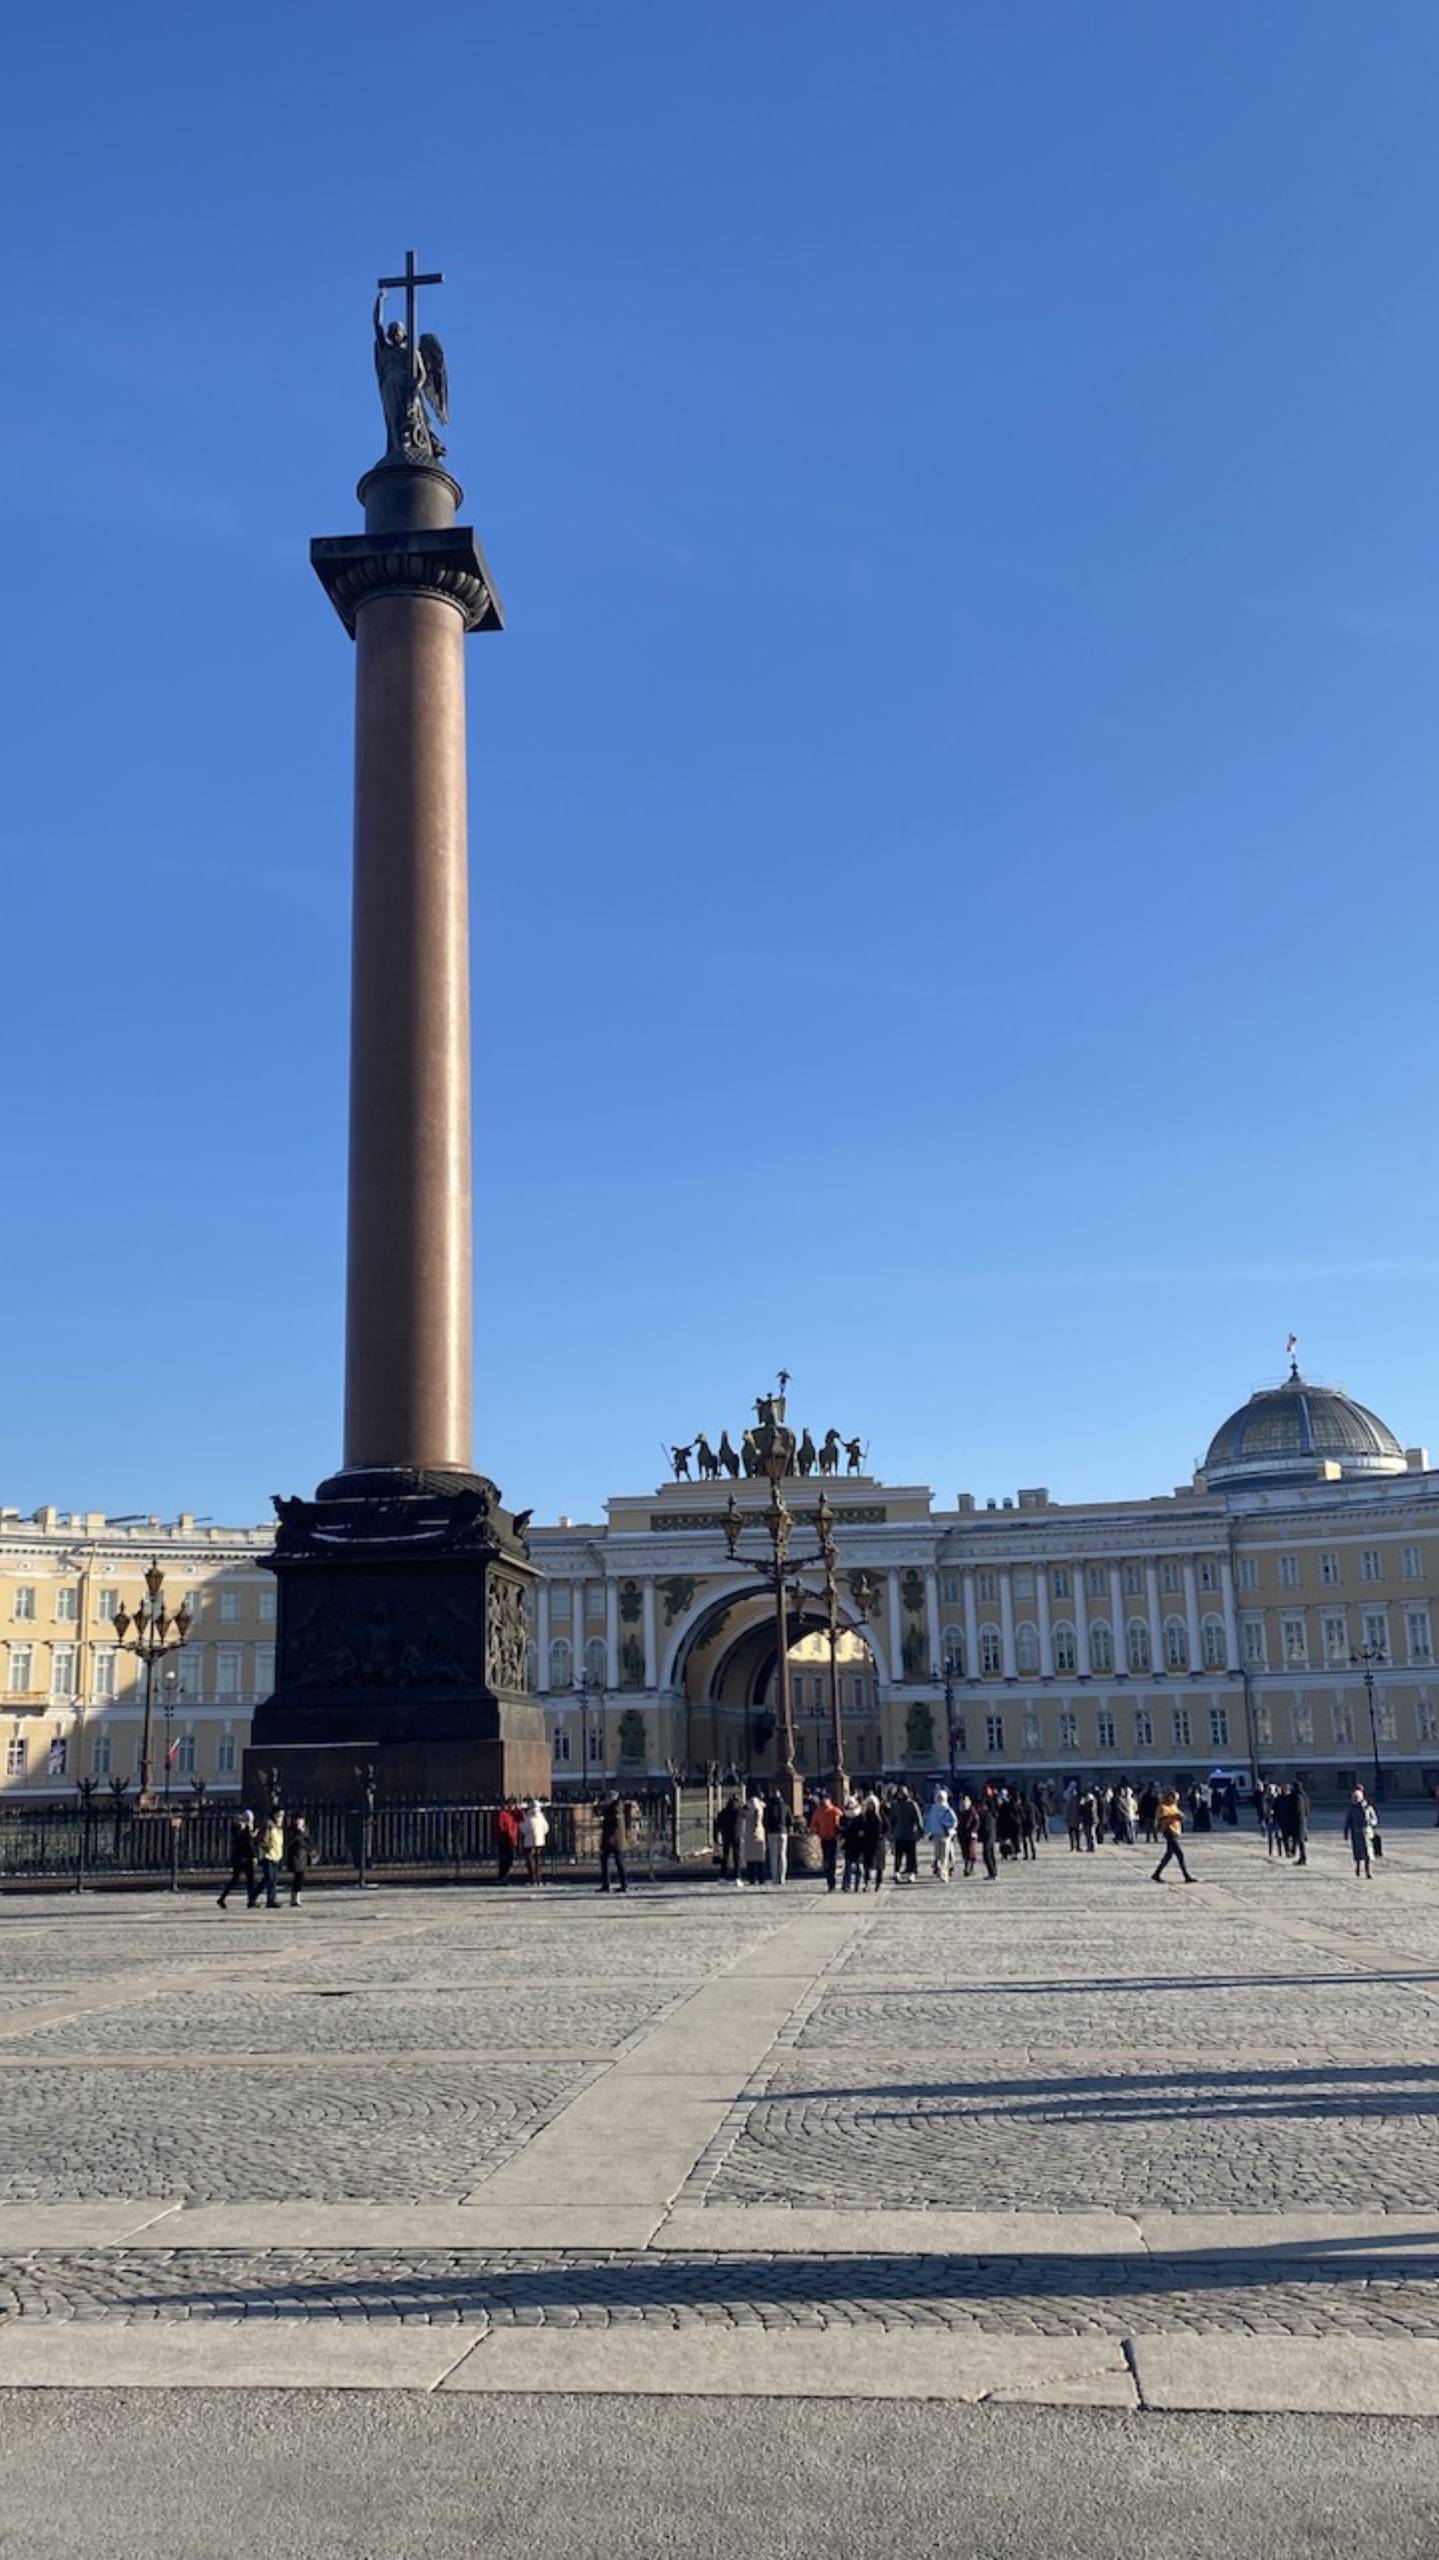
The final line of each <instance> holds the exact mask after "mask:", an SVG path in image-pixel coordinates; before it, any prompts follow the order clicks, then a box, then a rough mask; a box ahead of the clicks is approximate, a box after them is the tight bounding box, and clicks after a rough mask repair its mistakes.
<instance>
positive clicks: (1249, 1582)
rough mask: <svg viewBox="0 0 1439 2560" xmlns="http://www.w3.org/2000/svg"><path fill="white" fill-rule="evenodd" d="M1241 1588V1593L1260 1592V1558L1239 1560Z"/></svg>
mask: <svg viewBox="0 0 1439 2560" xmlns="http://www.w3.org/2000/svg"><path fill="white" fill-rule="evenodd" d="M1239 1588H1240V1590H1241V1591H1257V1590H1258V1588H1259V1558H1258V1556H1241V1557H1240V1559H1239Z"/></svg>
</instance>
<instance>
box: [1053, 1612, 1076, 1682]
mask: <svg viewBox="0 0 1439 2560" xmlns="http://www.w3.org/2000/svg"><path fill="white" fill-rule="evenodd" d="M1053 1642H1054V1667H1055V1670H1056V1671H1057V1672H1059V1673H1060V1674H1061V1676H1063V1677H1067V1676H1068V1675H1069V1673H1070V1672H1072V1671H1073V1670H1075V1669H1076V1667H1077V1665H1078V1661H1079V1656H1078V1653H1077V1652H1076V1650H1075V1643H1074V1629H1073V1627H1072V1626H1071V1625H1070V1623H1069V1620H1068V1619H1067V1618H1061V1619H1060V1621H1059V1624H1058V1625H1057V1626H1056V1628H1055V1630H1054V1638H1053Z"/></svg>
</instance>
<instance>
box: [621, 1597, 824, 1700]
mask: <svg viewBox="0 0 1439 2560" xmlns="http://www.w3.org/2000/svg"><path fill="white" fill-rule="evenodd" d="M600 1596H601V1598H603V1597H604V1594H603V1592H602V1593H601V1595H600ZM585 1677H586V1679H587V1680H588V1681H589V1684H590V1687H591V1688H592V1689H602V1688H603V1687H604V1685H605V1644H604V1638H603V1636H591V1638H590V1640H589V1643H588V1644H587V1645H586V1647H585ZM822 1686H823V1683H821V1687H822Z"/></svg>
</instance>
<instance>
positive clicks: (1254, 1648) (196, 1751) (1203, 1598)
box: [0, 1369, 1439, 1796]
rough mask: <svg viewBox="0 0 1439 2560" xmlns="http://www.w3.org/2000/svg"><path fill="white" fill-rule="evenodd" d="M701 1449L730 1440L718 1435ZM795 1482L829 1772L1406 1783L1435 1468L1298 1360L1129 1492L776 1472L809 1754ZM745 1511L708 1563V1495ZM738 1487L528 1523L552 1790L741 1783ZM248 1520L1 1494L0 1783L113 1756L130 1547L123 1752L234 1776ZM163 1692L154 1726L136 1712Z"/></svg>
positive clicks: (811, 1738)
mask: <svg viewBox="0 0 1439 2560" xmlns="http://www.w3.org/2000/svg"><path fill="white" fill-rule="evenodd" d="M721 1446H722V1447H724V1448H726V1449H727V1451H728V1453H729V1455H730V1456H736V1455H737V1453H736V1452H735V1451H734V1450H733V1446H732V1444H729V1443H728V1441H727V1439H726V1440H725V1441H722V1443H721ZM821 1488H823V1490H824V1492H825V1494H826V1498H827V1500H828V1502H829V1503H830V1505H831V1506H832V1510H833V1514H834V1523H835V1543H836V1549H837V1555H838V1571H837V1589H838V1598H839V1625H840V1635H839V1645H838V1659H837V1663H836V1671H837V1674H838V1686H839V1704H840V1711H841V1717H842V1722H843V1729H844V1743H845V1761H846V1765H847V1767H848V1768H849V1769H850V1771H851V1772H859V1773H864V1774H876V1773H879V1772H890V1773H899V1772H906V1773H908V1774H910V1775H916V1776H921V1777H926V1776H933V1775H937V1774H938V1773H940V1772H941V1771H943V1770H945V1769H947V1768H948V1766H949V1765H950V1764H951V1762H952V1763H953V1765H954V1767H955V1768H956V1769H957V1771H958V1772H959V1773H960V1774H961V1776H969V1777H982V1776H984V1775H986V1774H990V1775H999V1774H1009V1775H1015V1776H1020V1775H1023V1776H1031V1775H1032V1776H1035V1777H1038V1776H1049V1777H1052V1778H1055V1779H1058V1780H1061V1781H1062V1780H1063V1779H1064V1778H1065V1777H1066V1776H1068V1775H1070V1774H1071V1773H1080V1772H1096V1771H1103V1770H1107V1771H1110V1772H1112V1773H1117V1772H1119V1771H1124V1772H1126V1773H1128V1774H1130V1775H1132V1776H1134V1777H1135V1778H1136V1779H1140V1778H1142V1777H1143V1775H1144V1774H1146V1773H1148V1772H1153V1773H1155V1774H1160V1775H1164V1776H1171V1775H1179V1776H1183V1775H1187V1774H1193V1773H1199V1772H1203V1771H1207V1770H1209V1769H1210V1768H1212V1767H1215V1766H1224V1767H1231V1768H1235V1769H1237V1770H1239V1771H1241V1772H1243V1771H1248V1770H1250V1769H1252V1768H1254V1767H1258V1768H1260V1769H1263V1770H1266V1771H1270V1772H1273V1773H1275V1774H1278V1775H1284V1774H1292V1773H1298V1774H1302V1775H1303V1776H1304V1777H1305V1779H1306V1781H1307V1783H1308V1784H1309V1785H1310V1787H1311V1788H1312V1789H1313V1790H1314V1791H1315V1792H1316V1793H1317V1794H1319V1795H1321V1796H1322V1795H1325V1794H1334V1793H1338V1792H1339V1791H1340V1790H1341V1789H1347V1787H1348V1786H1349V1784H1350V1783H1352V1779H1353V1776H1354V1775H1355V1774H1358V1775H1361V1776H1368V1775H1369V1774H1370V1773H1371V1771H1372V1766H1373V1761H1374V1757H1375V1754H1376V1752H1377V1754H1378V1757H1379V1760H1380V1764H1381V1768H1382V1771H1383V1777H1384V1782H1385V1786H1386V1789H1387V1790H1388V1791H1389V1792H1390V1793H1409V1794H1414V1795H1418V1794H1420V1793H1421V1792H1425V1793H1427V1792H1430V1791H1432V1789H1433V1788H1434V1786H1435V1785H1439V1686H1436V1678H1435V1664H1434V1594H1435V1584H1436V1578H1439V1472H1431V1470H1430V1468H1429V1465H1428V1459H1427V1455H1426V1453H1425V1451H1424V1450H1422V1449H1418V1448H1412V1447H1411V1448H1405V1447H1404V1446H1403V1445H1402V1444H1401V1442H1400V1441H1399V1440H1398V1439H1397V1438H1396V1436H1395V1435H1394V1434H1393V1433H1392V1432H1391V1431H1390V1430H1389V1429H1388V1427H1387V1426H1386V1425H1385V1424H1384V1423H1382V1422H1381V1421H1379V1420H1378V1418H1377V1417H1376V1416H1375V1415H1373V1414H1372V1413H1370V1412H1368V1410H1367V1409H1366V1408H1365V1407H1364V1406H1362V1405H1360V1404H1358V1403H1356V1402H1355V1401H1354V1399H1353V1398H1351V1397H1349V1396H1347V1395H1345V1394H1343V1393H1342V1392H1341V1391H1340V1390H1338V1389H1336V1388H1326V1387H1320V1386H1316V1385H1315V1384H1313V1383H1312V1382H1310V1381H1308V1380H1306V1379H1304V1378H1302V1377H1301V1376H1300V1375H1299V1373H1298V1371H1297V1369H1296V1370H1294V1371H1292V1372H1291V1374H1290V1376H1289V1377H1287V1378H1285V1379H1284V1380H1282V1381H1281V1382H1279V1383H1278V1384H1276V1385H1274V1386H1271V1387H1267V1388H1263V1389H1261V1390H1259V1391H1258V1392H1256V1393H1255V1394H1254V1395H1253V1396H1251V1397H1250V1398H1249V1399H1248V1401H1247V1402H1246V1403H1245V1404H1244V1405H1242V1406H1241V1407H1240V1408H1239V1409H1238V1411H1237V1412H1235V1413H1234V1414H1232V1415H1231V1416H1230V1417H1229V1418H1228V1420H1227V1421H1226V1422H1225V1423H1224V1424H1223V1425H1222V1426H1221V1428H1220V1429H1219V1431H1218V1432H1216V1434H1215V1436H1214V1439H1213V1441H1212V1442H1211V1445H1210V1448H1209V1451H1208V1455H1207V1457H1206V1459H1205V1462H1204V1465H1203V1467H1202V1468H1201V1470H1200V1471H1199V1473H1198V1474H1197V1475H1196V1476H1195V1478H1194V1479H1193V1481H1192V1482H1191V1483H1189V1484H1187V1485H1184V1486H1181V1487H1179V1488H1178V1489H1177V1490H1176V1491H1175V1492H1174V1493H1172V1494H1169V1495H1165V1496H1160V1497H1155V1498H1149V1499H1141V1500H1137V1501H1132V1502H1110V1503H1097V1504H1095V1503H1090V1504H1086V1503H1060V1502H1055V1501H1052V1500H1051V1499H1050V1496H1049V1494H1048V1493H1047V1492H1046V1491H1045V1490H1044V1489H1043V1488H1040V1487H1032V1488H1028V1489H1025V1490H1022V1491H1020V1492H1018V1493H1016V1494H1015V1495H1014V1496H1013V1498H1012V1499H1010V1500H1007V1501H1002V1502H994V1503H985V1504H983V1505H981V1504H979V1503H977V1502H976V1501H975V1500H974V1498H973V1497H972V1496H969V1495H961V1496H960V1497H959V1498H958V1499H957V1501H956V1502H955V1504H954V1507H953V1508H952V1509H949V1510H941V1509H937V1508H936V1507H935V1504H934V1500H933V1497H932V1495H931V1494H930V1493H929V1491H928V1490H926V1489H925V1488H923V1487H920V1486H913V1485H890V1484H886V1483H883V1482H880V1481H879V1480H877V1479H875V1478H873V1477H871V1476H869V1475H866V1474H860V1473H849V1472H847V1473H845V1474H842V1475H841V1474H836V1473H831V1474H828V1475H826V1476H825V1477H823V1478H821V1477H820V1476H819V1475H818V1473H812V1474H809V1475H806V1476H803V1477H796V1478H793V1479H791V1480H790V1481H789V1482H788V1483H787V1485H786V1487H785V1493H786V1499H787V1501H788V1503H789V1507H790V1509H791V1511H792V1513H793V1515H794V1521H795V1528H794V1542H793V1548H792V1562H793V1566H794V1569H793V1572H792V1574H791V1576H790V1588H789V1604H788V1610H787V1617H786V1635H787V1639H788V1644H787V1659H788V1666H789V1687H790V1696H791V1702H792V1707H793V1714H794V1723H795V1732H796V1744H797V1756H798V1759H799V1762H800V1765H801V1767H802V1768H803V1769H804V1770H805V1771H806V1772H807V1773H808V1774H809V1775H811V1776H816V1777H817V1776H821V1775H824V1774H827V1772H828V1771H829V1769H830V1768H831V1766H832V1761H833V1746H832V1725H831V1711H832V1693H831V1689H830V1648H829V1636H828V1618H827V1612H826V1608H825V1601H824V1591H823V1573H822V1569H821V1568H820V1567H819V1565H818V1564H817V1563H814V1562H806V1561H805V1559H806V1558H807V1557H809V1556H810V1555H811V1553H812V1550H813V1547H814V1535H813V1520H814V1514H815V1511H816V1508H817V1504H818V1498H819V1493H820V1491H821ZM731 1501H734V1502H735V1503H736V1504H737V1505H738V1507H739V1511H740V1513H741V1515H742V1518H743V1519H744V1521H745V1522H746V1523H747V1524H748V1525H747V1526H746V1527H745V1528H744V1529H743V1531H742V1533H741V1536H740V1538H739V1541H738V1547H737V1552H736V1554H735V1555H734V1556H733V1557H732V1556H731V1552H730V1541H729V1539H728V1538H727V1536H726V1533H725V1515H726V1512H727V1510H728V1507H729V1504H730V1503H731ZM768 1501H769V1487H768V1485H767V1483H765V1482H764V1480H763V1479H762V1478H755V1477H748V1476H745V1475H743V1474H741V1475H739V1476H738V1477H731V1476H730V1474H729V1473H728V1472H727V1471H724V1472H722V1473H721V1474H720V1475H719V1476H718V1477H707V1478H705V1479H704V1480H699V1481H696V1480H692V1479H689V1478H681V1479H678V1480H673V1481H671V1482H669V1483H667V1484H664V1485H661V1486H660V1487H659V1488H658V1489H657V1490H655V1491H654V1492H651V1493H646V1494H636V1495H621V1496H616V1497H615V1498H614V1499H612V1500H611V1501H610V1502H609V1503H608V1504H607V1505H606V1516H605V1518H604V1520H603V1521H598V1522H594V1523H585V1524H581V1523H577V1522H574V1521H570V1520H561V1521H559V1522H557V1523H554V1524H553V1525H548V1526H540V1525H539V1524H536V1525H535V1527H534V1528H533V1529H532V1531H531V1543H532V1549H533V1554H534V1559H535V1562H536V1563H537V1564H538V1565H539V1566H540V1567H541V1579H540V1581H539V1583H538V1585H537V1587H536V1592H535V1598H534V1604H533V1615H532V1626H531V1646H530V1676H531V1685H532V1687H533V1688H534V1690H535V1692H536V1694H537V1696H538V1698H539V1700H540V1702H541V1704H542V1705H543V1707H544V1708H545V1710H546V1714H547V1717H548V1721H549V1725H550V1732H551V1742H552V1752H553V1768H554V1778H555V1785H556V1789H557V1791H563V1790H566V1789H571V1788H580V1787H583V1786H584V1785H585V1784H586V1783H587V1782H588V1783H590V1784H594V1783H595V1782H596V1781H597V1780H599V1779H600V1778H601V1777H610V1778H614V1777H616V1776H619V1777H624V1778H627V1779H628V1780H630V1781H632V1782H634V1783H639V1782H640V1781H641V1780H642V1779H645V1778H648V1779H650V1780H652V1781H653V1780H656V1779H659V1778H661V1777H662V1776H663V1775H664V1774H665V1773H666V1772H668V1771H672V1770H681V1771H684V1772H687V1773H689V1774H691V1775H698V1774H700V1773H701V1772H703V1771H706V1770H708V1771H714V1772H718V1773H726V1772H729V1771H748V1772H754V1773H758V1774H768V1773H769V1772H770V1771H771V1770H773V1769H774V1768H775V1767H776V1765H777V1758H778V1753H779V1748H780V1737H779V1735H778V1733H777V1732H776V1730H775V1706H776V1691H777V1680H776V1668H777V1658H778V1638H777V1632H776V1615H775V1603H774V1598H773V1594H772V1591H771V1590H770V1589H768V1588H766V1587H764V1586H763V1584H762V1582H761V1581H760V1579H759V1578H758V1576H757V1575H756V1572H755V1569H754V1561H753V1560H755V1559H759V1560H761V1561H763V1560H765V1559H766V1558H767V1557H768V1555H769V1545H768V1539H767V1536H766V1533H765V1532H764V1530H763V1528H762V1526H760V1525H759V1523H760V1515H761V1513H762V1512H763V1510H764V1509H765V1507H766V1505H767V1503H768ZM269 1544H270V1531H269V1529H268V1528H267V1527H257V1528H253V1529H238V1530H223V1529H215V1528H209V1527H204V1526H199V1525H197V1524H196V1523H195V1522H194V1521H193V1520H191V1519H188V1518H185V1517H182V1518H181V1519H180V1520H178V1521H175V1522H170V1523H158V1522H153V1521H149V1522H144V1521H132V1522H113V1521H106V1520H104V1519H103V1518H100V1517H99V1516H97V1515H93V1514H82V1515H69V1516H62V1515H60V1514H59V1513H56V1512H53V1511H44V1512H41V1513H39V1514H37V1515H36V1516H35V1517H34V1518H31V1519H21V1518H20V1517H19V1515H18V1514H17V1513H15V1512H13V1511H7V1512H4V1513H3V1514H0V1641H3V1643H4V1646H5V1663H4V1671H3V1680H4V1695H3V1697H0V1713H4V1715H5V1724H4V1741H5V1763H4V1767H5V1785H6V1788H7V1789H8V1790H9V1791H11V1792H12V1793H14V1792H16V1791H24V1792H27V1793H30V1794H32V1795H40V1794H44V1793H47V1792H48V1793H55V1792H56V1791H58V1790H60V1789H63V1788H65V1787H67V1786H68V1785H69V1784H70V1783H72V1782H73V1780H74V1778H75V1777H77V1776H78V1775H80V1774H82V1773H83V1774H93V1775H96V1776H98V1777H101V1778H107V1777H108V1778H115V1777H120V1776H132V1775H133V1773H134V1771H135V1770H136V1769H137V1768H138V1763H139V1748H140V1729H141V1722H142V1715H143V1703H144V1700H143V1672H142V1671H141V1670H140V1666H139V1665H138V1664H137V1663H136V1661H135V1659H134V1657H133V1656H131V1655H128V1654H126V1653H124V1652H123V1651H122V1650H120V1649H119V1648H117V1646H116V1643H115V1638H114V1630H113V1626H112V1624H111V1621H112V1618H113V1615H114V1611H115V1609H116V1608H117V1607H122V1606H123V1607H126V1608H130V1609H133V1607H134V1604H135V1601H136V1600H137V1599H138V1597H139V1595H140V1592H141V1590H142V1588H143V1576H144V1573H145V1570H146V1568H147V1567H148V1566H149V1564H150V1562H151V1559H152V1557H153V1558H154V1559H155V1560H156V1562H157V1563H158V1564H159V1566H160V1567H161V1568H162V1570H163V1572H164V1575H165V1599H166V1603H167V1606H168V1607H170V1608H171V1609H174V1608H175V1607H176V1606H178V1604H179V1602H180V1600H181V1599H182V1598H184V1599H185V1600H186V1601H187V1603H188V1605H189V1607H190V1609H191V1611H192V1613H193V1619H194V1626H193V1631H192V1635H191V1640H190V1642H189V1643H188V1644H187V1645H186V1646H185V1647H184V1649H183V1651H182V1652H181V1654H180V1655H179V1656H178V1657H177V1660H176V1662H175V1663H174V1664H173V1665H169V1666H167V1667H166V1668H167V1670H169V1671H172V1672H173V1675H174V1676H173V1679H172V1680H170V1681H169V1682H168V1683H166V1681H165V1674H164V1673H163V1672H162V1673H160V1674H157V1678H156V1683H155V1689H154V1695H153V1706H154V1714H155V1723H156V1736H157V1740H156V1749H155V1753H154V1766H155V1768H156V1771H157V1773H158V1772H159V1771H160V1770H161V1768H162V1766H163V1758H162V1755H163V1753H164V1749H165V1744H166V1741H167V1739H168V1741H169V1743H170V1744H171V1746H172V1749H171V1756H170V1767H171V1773H172V1783H173V1784H176V1785H181V1784H188V1783H189V1782H190V1781H192V1780H193V1779H194V1778H202V1779H203V1780H204V1781H205V1782H206V1783H207V1785H209V1786H212V1787H218V1788H222V1789H223V1788H225V1787H228V1786H233V1785H234V1784H235V1783H236V1780H237V1772H238V1770H239V1767H240V1762H241V1755H242V1753H243V1749H244V1744H245V1740H246V1736H247V1733H248V1727H249V1716H250V1711H251V1708H252V1707H253V1705H254V1703H255V1701H256V1699H257V1698H259V1697H261V1696H264V1695H265V1694H267V1691H268V1687H269V1684H270V1680H271V1675H272V1670H273V1660H274V1652H273V1648H274V1620H273V1610H274V1585H273V1582H272V1581H271V1578H270V1576H269V1574H268V1573H267V1572H266V1571H265V1570H264V1565H263V1558H264V1556H265V1554H266V1553H267V1552H268V1548H269ZM165 1709H168V1718H166V1716H165V1713H164V1710H165Z"/></svg>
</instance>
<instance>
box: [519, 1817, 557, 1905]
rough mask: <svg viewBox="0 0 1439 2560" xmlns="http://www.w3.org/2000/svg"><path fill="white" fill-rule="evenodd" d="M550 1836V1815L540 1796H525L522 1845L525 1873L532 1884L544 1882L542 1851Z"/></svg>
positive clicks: (521, 1833)
mask: <svg viewBox="0 0 1439 2560" xmlns="http://www.w3.org/2000/svg"><path fill="white" fill-rule="evenodd" d="M549 1836H550V1825H549V1816H548V1815H547V1814H546V1812H545V1809H544V1807H543V1805H542V1804H541V1803H540V1800H539V1798H538V1796H527V1797H526V1798H525V1811H524V1819H523V1821H522V1822H521V1824H520V1847H521V1848H522V1849H523V1851H524V1853H525V1873H526V1875H527V1876H528V1877H529V1880H530V1882H531V1884H543V1883H544V1877H543V1876H542V1875H541V1873H540V1851H541V1850H542V1849H543V1847H544V1845H545V1842H546V1841H547V1840H548V1838H549Z"/></svg>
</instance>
